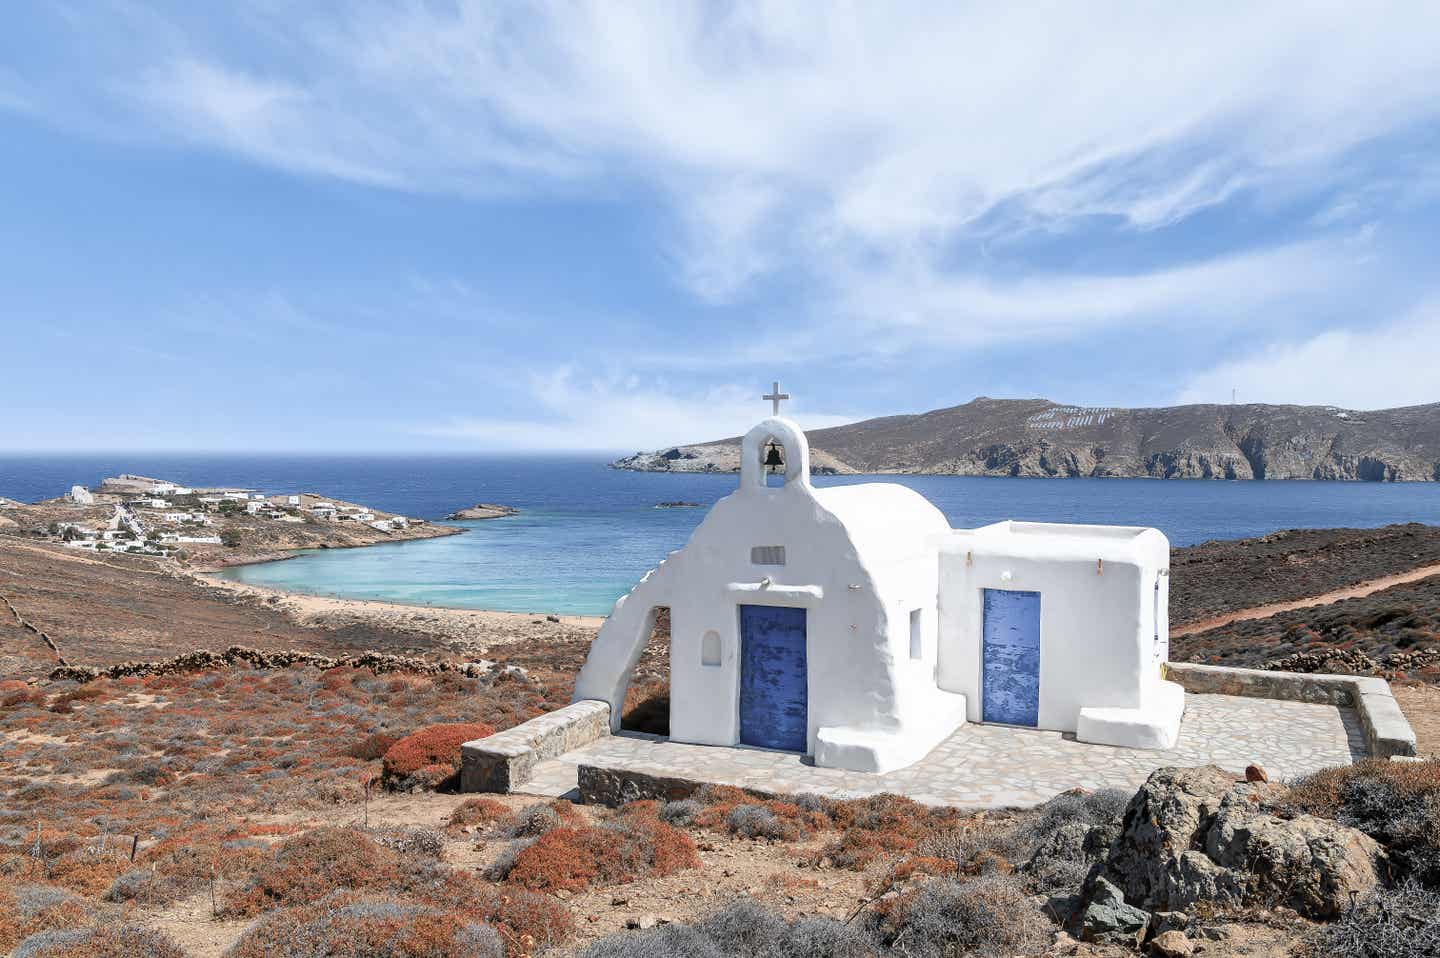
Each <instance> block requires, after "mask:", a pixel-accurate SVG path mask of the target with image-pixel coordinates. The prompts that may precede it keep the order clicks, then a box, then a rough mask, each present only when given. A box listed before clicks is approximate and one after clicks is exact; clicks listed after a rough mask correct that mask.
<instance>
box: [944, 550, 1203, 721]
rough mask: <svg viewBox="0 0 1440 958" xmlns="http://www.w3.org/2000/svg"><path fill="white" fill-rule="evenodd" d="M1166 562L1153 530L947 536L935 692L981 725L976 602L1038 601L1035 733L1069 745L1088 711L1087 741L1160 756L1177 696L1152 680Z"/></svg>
mask: <svg viewBox="0 0 1440 958" xmlns="http://www.w3.org/2000/svg"><path fill="white" fill-rule="evenodd" d="M1169 552H1170V548H1169V542H1168V541H1167V540H1166V539H1165V537H1164V536H1163V535H1162V534H1161V533H1160V532H1158V531H1157V530H1155V529H1142V528H1132V527H1116V526H1083V525H1059V524H1050V523H1023V522H1001V523H996V524H994V525H990V526H985V527H982V528H980V529H974V530H956V531H955V532H953V533H951V534H950V535H949V536H948V537H947V538H946V541H945V542H944V543H943V544H942V546H941V549H940V617H941V632H940V658H939V672H938V680H939V684H940V687H941V688H942V689H947V690H950V691H954V692H958V693H960V694H963V695H965V696H966V701H967V703H968V717H969V719H970V720H971V721H976V722H978V721H981V719H982V715H983V713H984V701H983V695H982V688H981V678H982V673H981V643H982V626H983V622H982V620H983V593H984V590H985V589H1010V590H1026V591H1035V592H1039V593H1040V692H1039V696H1040V700H1039V716H1038V721H1037V725H1038V727H1039V728H1043V729H1052V730H1056V731H1063V732H1077V733H1078V732H1079V730H1080V728H1081V726H1082V724H1087V723H1084V722H1082V717H1083V716H1082V712H1084V711H1085V710H1096V711H1095V712H1094V717H1096V718H1103V719H1104V720H1105V721H1104V722H1103V723H1101V724H1103V726H1104V727H1103V728H1098V727H1097V728H1096V729H1092V733H1093V734H1094V735H1096V736H1098V737H1099V738H1101V739H1105V740H1107V741H1106V744H1119V745H1146V746H1150V747H1155V746H1157V745H1163V746H1164V747H1168V745H1170V744H1173V741H1174V737H1175V735H1176V734H1178V731H1179V721H1180V716H1179V712H1178V708H1183V696H1180V697H1179V698H1177V694H1176V690H1177V689H1178V686H1174V685H1173V683H1167V682H1164V681H1163V679H1162V678H1161V674H1160V673H1161V665H1162V664H1163V662H1164V661H1165V658H1166V656H1167V655H1168V642H1169V631H1168V616H1167V612H1166V609H1167V606H1168V593H1169V574H1168V567H1169ZM1157 582H1158V583H1159V586H1160V588H1159V594H1158V601H1157V595H1156V588H1155V586H1156V583H1157ZM1157 608H1158V611H1159V614H1160V616H1159V618H1158V619H1157V617H1156V612H1157ZM1157 627H1158V636H1159V640H1158V642H1157V638H1156V635H1157ZM1177 702H1178V703H1180V704H1179V705H1178V706H1177ZM1088 724H1089V725H1092V726H1095V725H1097V723H1096V722H1090V723H1088ZM1127 726H1129V728H1128V729H1127ZM1092 740H1098V739H1092Z"/></svg>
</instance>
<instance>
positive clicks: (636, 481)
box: [0, 454, 1440, 615]
mask: <svg viewBox="0 0 1440 958" xmlns="http://www.w3.org/2000/svg"><path fill="white" fill-rule="evenodd" d="M613 458H614V457H613V456H601V455H585V456H578V455H577V456H554V455H544V456H541V455H532V456H438V455H430V456H292V455H243V456H240V455H236V456H218V455H212V456H206V455H173V454H165V455H159V454H156V455H119V454H115V455H69V456H20V457H16V456H11V457H0V496H6V497H8V498H12V499H18V500H21V501H23V502H31V501H34V500H36V499H42V498H48V497H51V496H58V495H63V494H64V493H66V492H67V491H69V489H70V487H71V486H72V485H76V484H79V485H87V486H93V485H97V484H98V483H99V482H100V480H101V479H102V478H104V477H105V476H113V475H118V474H120V473H122V472H128V473H136V474H140V475H147V476H159V477H163V478H166V479H171V480H174V481H176V482H179V483H181V484H184V485H193V486H243V487H251V488H256V489H260V490H262V491H265V492H268V493H281V492H317V493H321V494H323V495H327V496H333V497H335V498H338V499H343V500H347V501H350V502H359V503H364V504H366V505H370V506H374V507H377V508H379V509H382V510H384V511H386V512H394V513H400V514H403V515H409V516H418V517H420V518H424V519H430V520H439V519H442V518H443V517H444V516H445V515H446V514H448V513H450V512H451V511H453V510H455V509H459V508H463V507H465V506H470V505H474V504H475V503H478V502H497V503H504V504H506V505H512V506H515V507H517V508H518V509H519V510H520V514H519V515H517V516H513V517H509V518H504V519H490V520H480V521H472V522H457V523H454V524H455V525H458V526H461V527H463V528H464V529H465V532H464V534H463V535H458V536H451V537H447V538H441V539H429V540H422V541H414V542H399V543H387V544H383V545H377V546H372V547H369V548H364V549H341V550H318V551H313V552H304V553H300V554H297V555H296V556H295V557H294V558H291V559H286V560H283V561H278V562H268V563H262V564H257V565H247V566H237V567H234V568H231V569H228V570H226V571H224V572H222V573H219V574H220V575H223V576H224V577H225V578H229V579H235V580H238V581H241V582H249V583H254V584H257V585H265V586H273V587H276V588H281V589H288V590H292V591H295V592H304V593H309V594H314V595H332V596H342V597H346V598H360V599H382V600H386V601H391V602H404V603H411V604H417V605H435V606H446V607H452V608H475V609H499V610H505V611H514V612H553V613H566V614H577V615H585V614H595V615H600V614H605V613H607V612H609V610H610V606H611V605H612V604H613V603H614V601H615V600H616V599H617V598H618V597H619V596H621V595H623V594H624V593H625V592H626V591H627V590H628V589H629V588H630V587H631V586H632V585H634V583H635V581H636V580H637V579H638V578H639V577H640V576H641V575H643V574H644V573H645V572H646V571H647V570H648V569H650V568H653V567H654V566H655V564H656V563H658V562H659V561H660V560H661V559H663V558H664V557H665V555H666V554H667V553H669V552H671V551H672V550H675V549H678V548H680V547H681V546H683V545H684V544H685V541H686V539H687V538H688V537H689V535H690V533H691V531H692V530H693V529H694V528H695V526H696V525H698V524H699V522H700V520H701V519H702V518H704V515H705V510H706V507H708V506H710V505H711V504H712V503H714V502H715V501H716V500H717V499H720V498H721V497H723V496H725V495H727V494H729V493H730V492H731V491H733V490H734V489H735V487H736V484H737V482H738V477H736V476H734V475H705V474H699V475H687V474H681V473H676V474H667V473H641V472H624V471H620V470H615V469H611V468H609V466H608V463H609V462H610V461H611V460H612V459H613ZM876 481H880V482H897V483H900V484H902V485H905V486H909V487H910V488H912V489H914V490H916V491H917V492H919V493H921V494H922V495H924V496H925V497H926V498H928V499H929V500H930V501H931V502H933V503H935V505H936V506H937V507H939V509H940V510H941V511H942V512H944V513H945V515H946V517H947V518H948V519H949V520H950V524H951V525H952V526H955V527H957V528H965V527H972V526H977V525H982V524H984V523H987V522H994V521H996V520H1000V519H1026V520H1034V521H1045V522H1095V523H1105V524H1115V525H1145V526H1154V527H1156V528H1158V529H1160V531H1162V532H1164V533H1165V534H1166V535H1167V536H1168V537H1169V538H1170V542H1171V544H1173V545H1177V546H1184V545H1192V544H1194V543H1197V542H1203V541H1205V540H1208V539H1237V538H1245V537H1249V536H1258V535H1264V534H1266V533H1270V532H1274V531H1277V530H1280V529H1292V528H1313V527H1341V526H1357V527H1373V526H1381V525H1387V524H1389V523H1394V522H1425V523H1431V524H1437V523H1440V483H1361V482H1245V481H1240V482H1224V481H1200V480H1185V481H1160V480H1153V479H1008V478H978V477H965V476H833V477H825V476H817V477H816V479H815V483H816V485H819V486H829V485H845V484H850V483H857V482H876ZM675 501H683V502H693V503H698V506H696V507H683V508H657V505H658V504H659V503H662V502H675Z"/></svg>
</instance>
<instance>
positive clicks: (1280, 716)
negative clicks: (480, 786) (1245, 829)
mask: <svg viewBox="0 0 1440 958" xmlns="http://www.w3.org/2000/svg"><path fill="white" fill-rule="evenodd" d="M1365 754H1366V746H1365V733H1364V730H1363V729H1362V728H1361V727H1360V723H1359V720H1358V719H1357V717H1356V715H1355V712H1354V710H1353V709H1349V708H1338V707H1336V706H1333V705H1324V704H1312V703H1308V702H1287V701H1279V700H1272V699H1254V698H1243V697H1240V696H1232V695H1197V694H1187V695H1186V696H1185V720H1184V722H1183V723H1182V725H1181V728H1180V738H1179V740H1178V741H1177V742H1176V744H1175V747H1174V748H1173V749H1164V750H1157V749H1127V748H1114V747H1111V746H1108V745H1090V744H1085V743H1082V742H1077V741H1075V739H1074V737H1073V736H1071V735H1062V734H1061V733H1059V732H1043V731H1038V730H1035V729H1020V728H1010V727H1006V726H999V725H965V726H962V727H961V728H959V729H957V730H956V732H955V734H953V735H951V736H950V737H949V738H948V739H946V740H945V741H944V742H942V743H941V744H940V745H939V746H937V747H936V749H935V750H934V751H933V752H931V753H930V754H929V755H928V756H926V757H925V758H924V759H922V760H921V761H919V762H918V763H916V764H914V765H911V766H910V767H908V768H904V769H900V770H899V771H896V772H888V773H886V774H883V775H873V774H868V773H865V772H848V771H844V770H842V769H833V768H816V767H815V766H813V765H808V764H806V763H805V761H804V760H803V759H802V757H801V756H799V755H795V754H793V753H789V752H772V751H767V750H764V749H754V748H717V747H714V746H707V745H684V744H680V743H678V742H669V741H666V740H665V739H663V738H660V737H659V736H654V735H642V734H638V733H629V732H625V733H621V734H619V735H615V736H609V737H606V738H602V739H600V740H599V741H596V742H593V743H592V744H590V745H587V746H585V747H584V748H580V749H576V750H575V751H573V752H567V753H566V754H564V755H562V756H560V757H559V758H554V759H549V760H547V761H544V762H541V763H539V764H538V765H537V766H536V767H535V773H534V777H533V778H532V779H531V781H530V782H529V783H528V784H527V785H525V786H524V791H526V792H530V793H532V794H537V795H551V796H567V795H568V796H570V797H574V796H575V795H578V788H577V784H578V768H579V766H580V765H582V764H584V765H593V766H597V767H601V768H606V769H611V770H617V771H620V770H626V771H634V772H639V773H642V774H646V775H653V776H659V777H670V778H682V779H688V780H691V781H697V782H714V783H717V784H723V785H738V786H741V787H748V788H756V789H761V790H763V791H769V792H781V793H798V792H814V793H817V794H820V795H826V796H829V797H832V798H855V797H860V796H864V795H872V794H876V793H879V792H897V793H899V794H902V795H907V796H909V797H910V798H913V799H915V800H916V801H920V802H924V803H926V804H931V805H955V806H961V807H991V808H993V807H1002V806H1011V805H1019V806H1027V805H1037V804H1039V803H1041V802H1043V801H1045V800H1046V799H1048V798H1050V797H1052V796H1053V795H1056V794H1058V793H1060V792H1063V791H1065V790H1066V789H1070V788H1075V787H1077V786H1078V787H1083V788H1102V787H1116V788H1126V789H1133V788H1136V787H1138V786H1139V785H1140V784H1141V783H1142V782H1144V781H1145V779H1146V777H1148V776H1149V774H1150V773H1151V772H1152V771H1154V770H1155V769H1157V768H1160V767H1162V766H1166V765H1178V766H1184V767H1194V766H1199V765H1211V764H1213V765H1219V766H1220V767H1222V768H1226V769H1230V770H1232V771H1235V772H1237V773H1240V772H1243V771H1244V769H1245V766H1247V765H1250V764H1256V765H1260V766H1263V767H1264V768H1265V769H1266V771H1267V772H1269V774H1270V779H1271V781H1283V780H1287V779H1291V778H1297V777H1299V776H1301V775H1306V774H1309V773H1310V772H1314V771H1317V770H1319V769H1321V768H1326V767H1328V766H1332V765H1348V764H1350V763H1351V762H1353V761H1355V760H1356V759H1358V758H1361V757H1363V756H1364V755H1365Z"/></svg>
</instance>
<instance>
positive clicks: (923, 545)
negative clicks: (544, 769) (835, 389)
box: [576, 418, 964, 771]
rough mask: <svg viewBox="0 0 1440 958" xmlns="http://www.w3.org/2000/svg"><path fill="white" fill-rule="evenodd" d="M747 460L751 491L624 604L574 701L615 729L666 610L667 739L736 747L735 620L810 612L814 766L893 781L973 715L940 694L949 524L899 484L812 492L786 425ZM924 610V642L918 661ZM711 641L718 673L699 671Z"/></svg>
mask: <svg viewBox="0 0 1440 958" xmlns="http://www.w3.org/2000/svg"><path fill="white" fill-rule="evenodd" d="M771 437H774V438H775V440H776V441H778V442H780V444H781V445H782V446H783V447H784V450H785V458H786V462H787V467H788V468H787V473H786V482H785V484H784V485H783V486H780V487H770V486H767V485H765V483H764V475H763V472H762V470H761V469H760V467H759V462H760V452H761V448H762V447H763V446H764V445H765V444H766V443H767V442H768V441H769V439H770V438H771ZM745 446H746V450H745V458H744V460H743V462H744V465H743V466H742V475H741V481H740V488H739V489H737V490H736V492H735V493H734V494H732V495H730V496H727V497H726V498H725V499H722V500H721V501H720V502H718V503H716V504H715V506H714V507H713V508H712V509H711V511H710V512H709V514H708V515H707V516H706V517H705V519H704V520H703V521H702V522H701V524H700V526H699V527H698V528H696V530H695V532H694V533H693V534H692V536H691V538H690V541H689V542H688V543H687V544H686V546H685V548H683V549H681V550H680V551H679V552H676V553H674V554H672V555H671V556H670V557H669V558H668V559H667V560H666V561H665V563H664V564H663V565H662V566H661V567H660V568H658V569H657V570H656V571H655V572H654V573H652V574H651V576H649V577H648V578H647V579H646V581H644V582H642V583H641V584H640V585H639V586H637V587H636V589H635V590H633V591H632V593H631V595H629V596H627V597H626V598H625V599H622V600H621V602H620V603H619V604H617V606H616V610H615V612H614V613H612V616H611V618H610V620H608V621H607V623H606V625H605V626H604V627H603V628H602V629H601V633H600V636H599V637H598V638H597V640H596V643H595V646H594V648H593V649H592V652H591V655H590V658H589V660H587V662H586V665H585V668H584V670H582V672H581V676H580V679H579V680H578V681H577V685H576V697H577V698H602V699H605V700H606V701H610V702H611V703H612V706H614V709H613V712H614V714H616V715H618V714H619V702H620V700H621V699H622V698H623V694H624V682H625V681H626V680H627V679H628V675H629V671H630V669H633V666H634V661H635V658H634V657H635V656H638V649H637V648H635V646H634V641H635V640H634V633H635V630H637V629H645V628H646V626H645V621H644V619H643V616H644V613H645V612H646V611H648V610H649V609H650V608H652V607H653V606H657V605H665V606H669V608H670V623H671V647H670V648H671V651H670V735H671V738H672V739H674V740H676V741H682V742H695V743H700V744H709V745H736V744H738V743H739V735H740V726H739V707H740V702H739V687H740V620H739V607H740V606H741V605H783V606H798V607H802V608H804V609H806V658H807V667H808V680H807V711H808V718H807V751H808V752H809V753H810V754H812V755H814V756H815V760H816V762H817V764H822V765H830V766H836V767H844V768H855V769H859V770H867V771H888V770H890V769H893V768H899V767H902V766H903V765H907V764H909V763H910V762H913V761H915V760H917V759H919V758H920V757H922V756H923V755H924V754H925V753H926V752H928V751H929V750H930V749H931V748H933V747H934V746H935V745H936V744H938V742H939V741H941V740H942V739H943V738H944V737H945V736H946V735H948V734H949V733H950V732H951V731H953V730H954V728H955V727H956V726H957V725H958V724H960V723H961V722H963V721H964V701H963V700H962V699H961V698H959V697H958V696H954V695H950V694H946V693H942V692H941V691H940V690H939V689H938V687H937V686H936V685H935V664H936V648H937V643H936V641H935V638H934V629H935V622H936V610H935V605H936V595H937V582H938V569H939V562H938V547H939V543H940V541H941V540H942V539H943V538H944V537H945V535H947V534H948V533H949V525H948V523H946V521H945V518H944V516H943V515H942V514H941V513H940V511H939V510H938V509H936V508H935V507H934V506H933V505H931V504H930V503H929V502H928V501H927V500H926V499H925V498H924V497H922V496H920V495H919V494H917V493H915V492H913V491H912V490H910V489H907V488H905V487H903V486H899V485H895V484H892V483H867V484H863V485H857V486H846V487H837V488H832V489H825V490H816V489H814V488H813V487H812V486H811V484H810V477H809V470H808V447H807V446H806V444H805V439H804V435H803V433H801V431H800V429H799V427H798V426H796V425H795V424H794V423H792V422H790V421H789V420H785V419H778V418H777V419H769V420H766V421H764V422H762V423H761V424H760V425H759V426H757V427H756V428H755V429H754V430H752V431H751V433H750V434H749V435H748V436H747V437H746V440H745ZM752 460H753V461H752ZM754 546H783V547H784V548H785V560H786V561H785V564H784V565H755V564H753V563H752V562H751V549H752V547H754ZM917 608H918V609H920V610H921V622H922V629H923V630H924V632H925V635H926V641H925V642H923V643H922V657H921V659H919V660H914V659H912V658H911V657H910V611H911V610H912V609H917ZM647 631H648V630H647ZM712 632H713V633H715V634H716V635H718V637H719V647H720V656H719V659H720V661H719V664H718V665H706V664H704V662H703V651H704V638H705V636H706V635H707V633H712ZM641 641H642V642H643V639H642V640H641ZM621 672H623V675H622V674H620V673H621Z"/></svg>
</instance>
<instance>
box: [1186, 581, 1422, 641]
mask: <svg viewBox="0 0 1440 958" xmlns="http://www.w3.org/2000/svg"><path fill="white" fill-rule="evenodd" d="M1432 575H1440V565H1425V566H1421V567H1420V568H1418V569H1411V570H1410V571H1409V572H1400V573H1397V574H1395V575H1387V576H1385V577H1384V578H1380V579H1371V580H1370V581H1369V582H1360V583H1356V584H1355V585H1351V586H1346V587H1345V588H1343V589H1336V590H1334V591H1333V592H1325V593H1322V594H1321V595H1312V596H1309V597H1308V598H1304V599H1295V600H1293V601H1290V602H1272V603H1270V604H1269V605H1257V606H1254V607H1253V608H1249V609H1238V610H1236V611H1234V612H1226V613H1225V614H1224V615H1216V616H1212V617H1210V618H1208V619H1201V620H1200V621H1198V622H1187V623H1186V624H1185V625H1181V626H1176V627H1173V628H1171V630H1170V637H1171V638H1178V637H1180V636H1183V635H1195V634H1196V633H1198V632H1208V631H1210V630H1211V629H1218V628H1220V627H1221V626H1222V625H1229V624H1230V623H1232V622H1245V621H1247V620H1249V619H1268V618H1269V617H1270V616H1272V615H1279V614H1280V613H1281V612H1293V611H1294V610H1296V609H1308V608H1310V607H1311V606H1316V605H1329V604H1330V603H1331V602H1339V601H1340V600H1341V599H1358V598H1361V597H1362V596H1367V595H1370V594H1371V593H1374V592H1379V591H1380V590H1381V589H1388V588H1390V587H1391V586H1395V585H1403V584H1404V583H1406V582H1417V581H1419V580H1420V579H1428V578H1430V576H1432Z"/></svg>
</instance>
